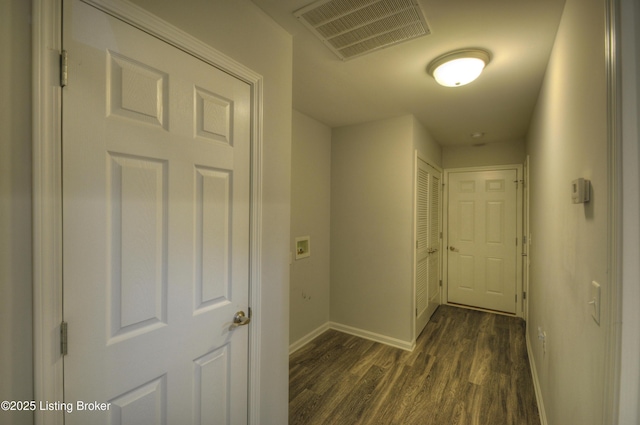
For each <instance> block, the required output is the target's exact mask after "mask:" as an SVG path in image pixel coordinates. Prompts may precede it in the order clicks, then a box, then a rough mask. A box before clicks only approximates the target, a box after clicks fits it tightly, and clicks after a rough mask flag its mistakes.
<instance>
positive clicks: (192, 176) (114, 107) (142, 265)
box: [62, 0, 251, 424]
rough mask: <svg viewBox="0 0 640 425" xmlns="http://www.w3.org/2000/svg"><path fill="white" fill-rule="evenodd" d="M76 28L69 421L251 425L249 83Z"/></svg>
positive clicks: (128, 35) (96, 16) (144, 38)
mask: <svg viewBox="0 0 640 425" xmlns="http://www.w3.org/2000/svg"><path fill="white" fill-rule="evenodd" d="M63 16H64V19H63V22H64V28H63V45H64V49H65V50H67V52H68V55H69V82H68V85H67V86H66V87H65V88H64V89H63V148H62V150H63V158H62V164H63V175H62V180H63V181H62V186H63V216H64V217H63V265H64V272H63V281H64V290H63V292H64V295H63V309H64V320H65V321H66V322H67V323H68V335H69V339H68V341H69V342H68V354H67V356H66V357H65V358H64V395H65V402H67V403H72V404H73V406H74V411H73V412H72V413H69V414H66V415H65V416H66V418H65V420H66V423H67V424H183V423H190V424H191V423H197V424H200V423H207V424H246V423H247V376H248V327H247V326H237V327H234V326H232V323H233V320H234V315H235V314H236V312H239V311H244V312H245V314H246V315H248V314H249V310H248V300H249V298H248V297H249V207H250V205H249V199H250V119H251V117H250V111H251V105H250V103H251V96H250V87H249V86H248V85H247V84H246V83H244V82H242V81H240V80H238V79H236V78H234V77H232V76H230V75H228V74H226V73H225V72H222V71H220V70H218V69H217V68H215V67H212V66H211V65H209V64H206V63H204V62H202V61H200V60H198V59H196V58H194V57H192V56H190V55H188V54H186V53H184V52H182V51H181V50H179V49H177V48H174V47H172V46H170V45H169V44H167V43H165V42H162V41H160V40H158V39H156V38H154V37H152V36H150V35H148V34H147V33H145V32H143V31H140V30H138V29H136V28H134V27H132V26H130V25H128V24H126V23H123V22H122V21H120V20H118V19H116V18H113V17H111V16H109V15H107V14H105V13H103V12H100V11H98V10H97V9H95V8H93V7H91V6H88V5H86V4H83V3H81V2H79V1H76V0H74V1H69V2H65V6H64V15H63ZM243 323H244V321H243ZM78 402H98V403H106V404H105V405H88V406H93V407H105V408H106V410H86V409H85V410H82V409H80V407H82V406H85V405H83V404H81V403H78Z"/></svg>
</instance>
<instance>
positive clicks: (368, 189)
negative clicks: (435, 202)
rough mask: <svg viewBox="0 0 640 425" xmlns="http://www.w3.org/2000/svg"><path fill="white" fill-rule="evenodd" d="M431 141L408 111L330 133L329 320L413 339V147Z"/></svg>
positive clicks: (430, 144) (429, 148)
mask: <svg viewBox="0 0 640 425" xmlns="http://www.w3.org/2000/svg"><path fill="white" fill-rule="evenodd" d="M433 144H435V142H434V141H433V140H432V139H431V138H430V136H428V132H427V131H426V130H424V129H420V128H419V127H418V126H417V124H416V121H415V118H414V117H413V116H411V115H408V116H403V117H399V118H392V119H387V120H380V121H375V122H371V123H366V124H361V125H354V126H349V127H341V128H336V129H334V130H333V135H332V147H331V321H333V322H336V323H339V324H342V325H346V326H350V327H353V328H356V329H358V330H363V331H367V332H371V333H373V334H376V335H378V336H384V337H388V338H391V339H395V340H397V341H399V342H401V343H404V344H410V343H411V342H412V341H413V329H412V328H413V314H412V312H413V240H414V235H413V179H414V149H416V148H417V147H418V145H420V146H422V147H421V149H423V151H424V152H425V154H428V152H436V154H437V153H438V152H439V148H438V147H437V146H433ZM425 159H428V160H429V161H432V162H434V163H436V165H440V164H439V161H440V158H425Z"/></svg>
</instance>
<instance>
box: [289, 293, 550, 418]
mask: <svg viewBox="0 0 640 425" xmlns="http://www.w3.org/2000/svg"><path fill="white" fill-rule="evenodd" d="M289 366H290V376H289V423H290V424H291V425H296V424H300V425H303V424H304V425H312V424H341V425H343V424H356V423H357V424H387V425H388V424H416V425H418V424H419V425H429V424H432V425H440V424H460V425H463V424H464V425H474V424H478V425H480V424H505V425H510V424H514V425H515V424H518V425H533V424H535V425H538V424H540V418H539V416H538V407H537V404H536V398H535V392H534V387H533V381H532V378H531V372H530V370H529V360H528V357H527V349H526V344H525V327H524V322H523V321H522V320H521V319H519V318H515V317H513V318H512V317H507V316H501V315H496V314H491V313H484V312H479V311H473V310H466V309H461V308H456V307H452V306H446V305H442V306H440V307H439V308H438V310H437V311H436V312H435V313H434V315H433V317H432V318H431V321H430V322H429V323H428V324H427V326H426V328H425V330H424V331H423V332H422V334H421V335H420V337H419V338H418V340H417V346H416V348H415V350H413V352H408V351H403V350H400V349H397V348H393V347H390V346H386V345H383V344H379V343H375V342H372V341H368V340H365V339H361V338H358V337H355V336H351V335H347V334H343V333H340V332H337V331H335V330H329V331H327V332H325V333H324V334H322V335H320V336H319V337H318V338H316V339H315V340H313V341H312V342H310V343H309V344H307V345H306V346H304V347H302V348H301V349H300V350H298V351H297V352H295V353H293V354H292V355H291V356H290V361H289Z"/></svg>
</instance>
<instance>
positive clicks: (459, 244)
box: [447, 169, 518, 313]
mask: <svg viewBox="0 0 640 425" xmlns="http://www.w3.org/2000/svg"><path fill="white" fill-rule="evenodd" d="M517 181H518V172H517V170H516V169H506V170H495V171H466V172H464V171H463V172H450V173H449V182H448V198H449V206H448V252H447V257H448V262H447V268H448V269H447V274H448V302H450V303H456V304H462V305H467V306H472V307H480V308H485V309H490V310H496V311H501V312H506V313H516V298H515V296H516V287H517V270H518V267H517V261H518V258H517V239H516V238H517V234H518V232H517V226H518V220H517V214H518V208H517V196H516V192H517V185H518V182H517Z"/></svg>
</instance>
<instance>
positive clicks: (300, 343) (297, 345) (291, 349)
mask: <svg viewBox="0 0 640 425" xmlns="http://www.w3.org/2000/svg"><path fill="white" fill-rule="evenodd" d="M329 329H330V322H326V323H325V324H324V325H320V326H319V327H318V328H316V329H314V330H312V331H311V332H309V333H308V334H306V335H305V336H303V337H302V338H300V339H299V340H297V341H296V342H294V343H293V344H291V345H289V354H293V353H295V352H296V351H298V350H299V349H301V348H302V347H304V346H305V345H307V344H308V343H310V342H311V341H313V340H314V339H315V338H317V337H319V336H320V335H322V333H324V332H325V331H327V330H329Z"/></svg>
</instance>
